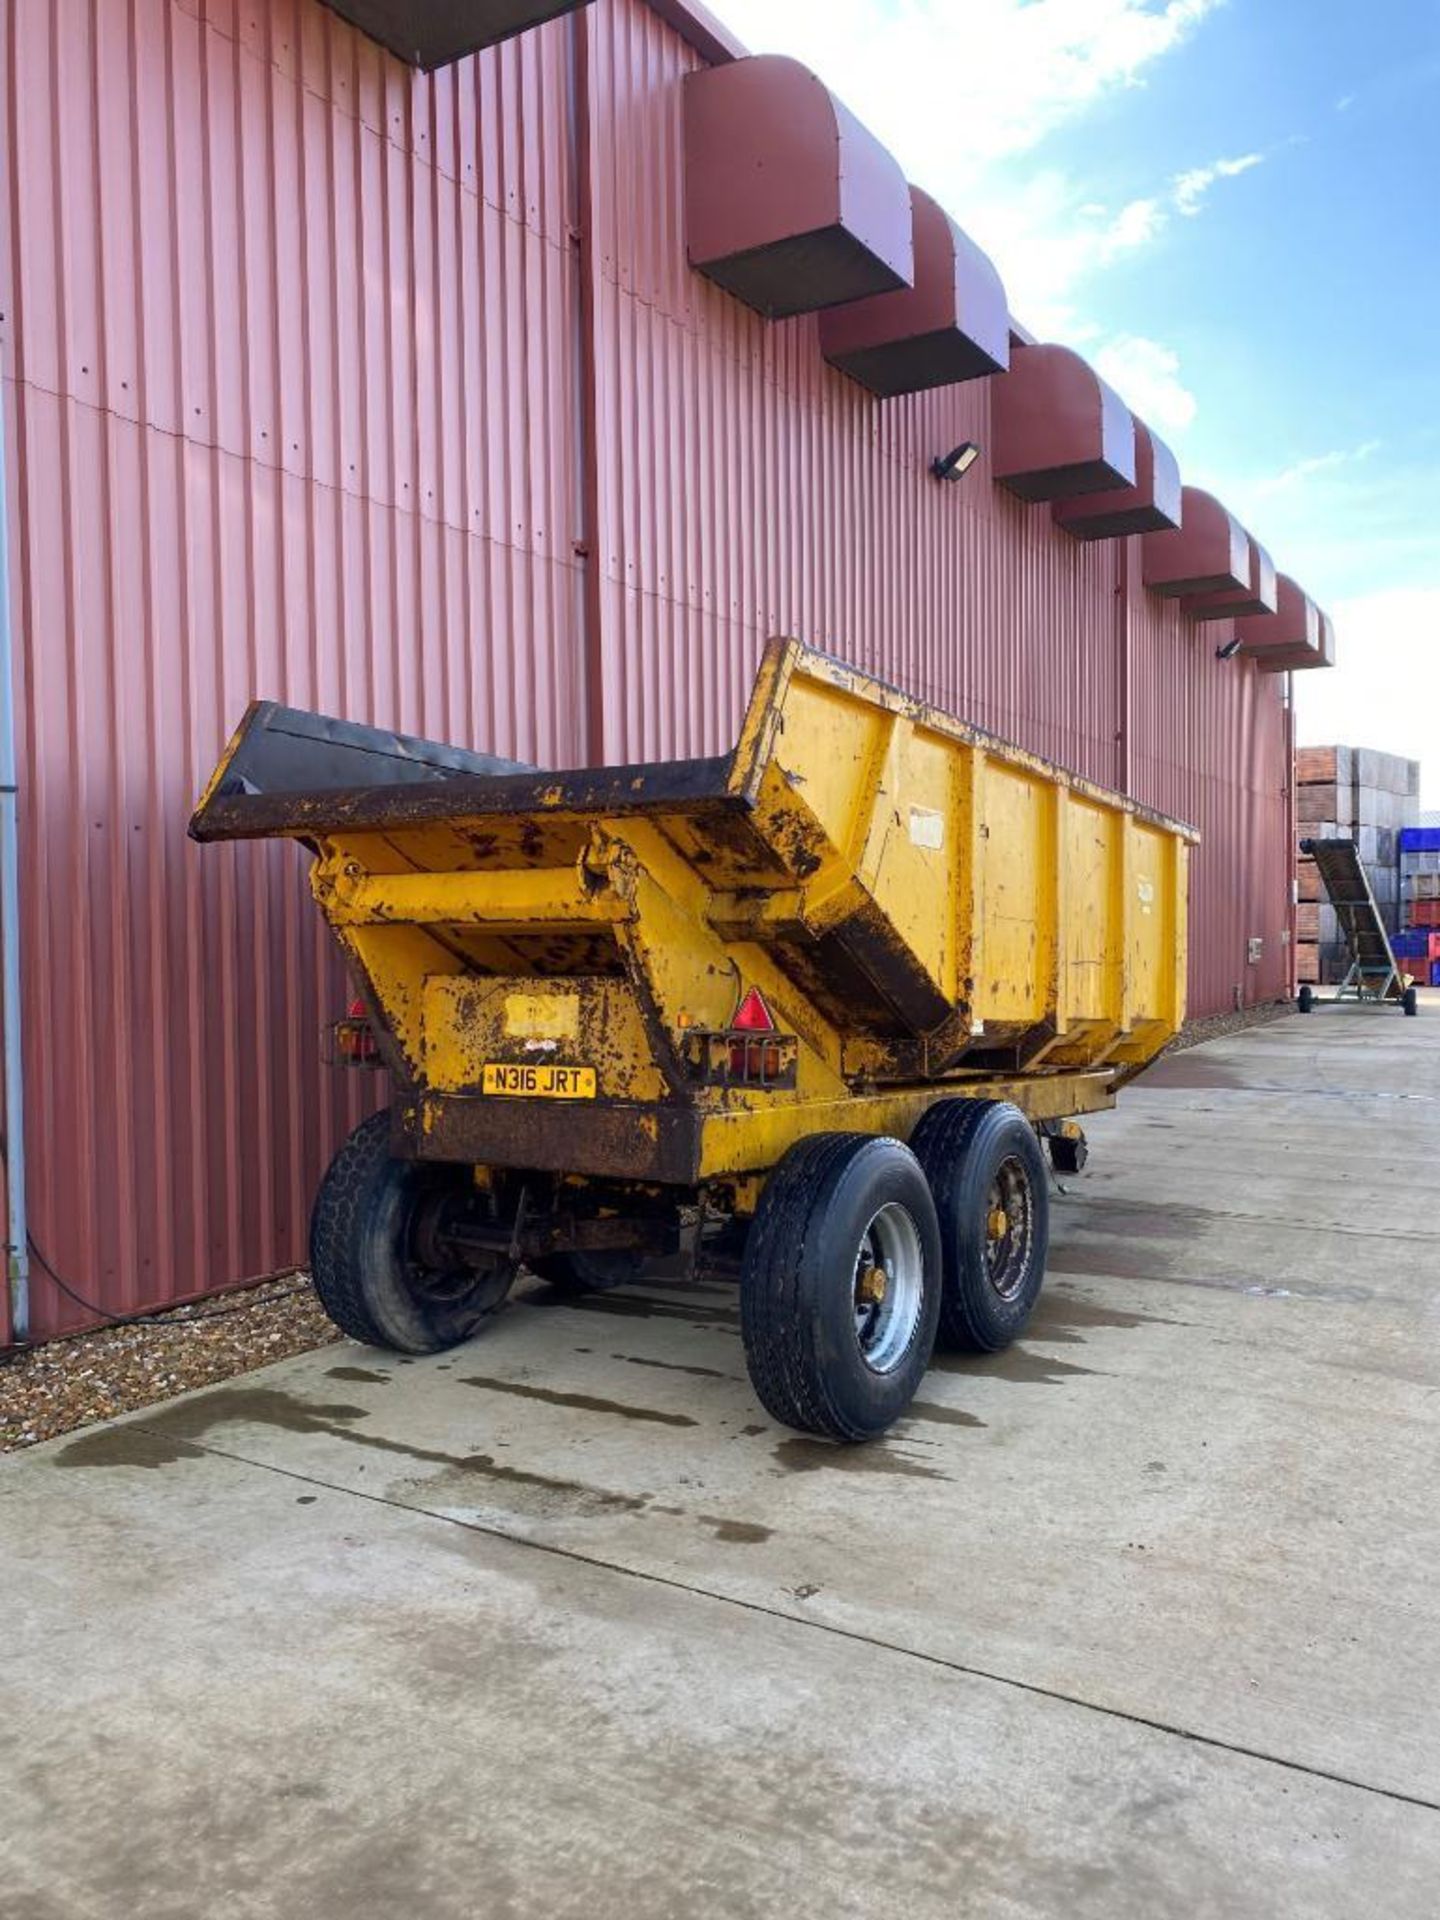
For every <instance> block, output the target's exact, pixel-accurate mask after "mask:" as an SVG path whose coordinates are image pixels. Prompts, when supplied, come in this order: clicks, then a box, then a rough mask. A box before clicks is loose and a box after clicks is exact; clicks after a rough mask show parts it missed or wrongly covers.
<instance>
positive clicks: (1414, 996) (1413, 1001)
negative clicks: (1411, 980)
mask: <svg viewBox="0 0 1440 1920" xmlns="http://www.w3.org/2000/svg"><path fill="white" fill-rule="evenodd" d="M1400 1004H1401V1006H1402V1007H1403V1008H1404V1009H1405V1012H1406V1015H1407V1016H1408V1017H1409V1018H1410V1019H1411V1020H1414V1019H1416V1018H1418V1016H1419V1013H1420V995H1419V993H1418V992H1417V990H1416V989H1415V988H1414V987H1406V989H1405V992H1404V995H1403V997H1402V999H1401V1001H1400Z"/></svg>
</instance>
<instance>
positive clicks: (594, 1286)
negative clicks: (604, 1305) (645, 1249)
mask: <svg viewBox="0 0 1440 1920" xmlns="http://www.w3.org/2000/svg"><path fill="white" fill-rule="evenodd" d="M644 1270H645V1263H644V1260H643V1259H642V1258H641V1256H640V1255H639V1254H636V1253H547V1254H545V1255H544V1256H543V1257H542V1258H541V1259H539V1260H532V1261H531V1262H530V1271H531V1272H532V1273H533V1274H536V1275H538V1276H539V1278H540V1279H542V1280H545V1281H548V1282H549V1284H550V1285H551V1286H552V1287H553V1288H554V1289H555V1291H556V1292H557V1293H571V1294H581V1293H609V1291H610V1289H611V1288H612V1287H623V1286H625V1285H627V1284H628V1283H629V1282H630V1281H632V1280H638V1279H639V1278H640V1277H641V1275H642V1274H643V1272H644Z"/></svg>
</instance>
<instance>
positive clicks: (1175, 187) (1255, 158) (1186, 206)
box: [1171, 153, 1265, 220]
mask: <svg viewBox="0 0 1440 1920" xmlns="http://www.w3.org/2000/svg"><path fill="white" fill-rule="evenodd" d="M1264 161H1265V155H1264V154H1263V153H1242V154H1240V155H1239V156H1238V158H1236V159H1234V160H1212V161H1211V162H1210V164H1209V166H1206V167H1191V168H1190V169H1189V170H1188V171H1187V172H1185V173H1177V174H1176V176H1175V179H1174V181H1173V183H1172V188H1171V202H1172V204H1173V205H1174V208H1175V211H1176V212H1177V213H1182V214H1184V215H1185V217H1186V219H1187V220H1193V219H1194V217H1195V215H1196V214H1197V213H1199V211H1200V209H1201V208H1202V207H1203V206H1204V204H1205V196H1206V195H1207V194H1208V193H1209V191H1210V189H1211V187H1213V186H1214V184H1215V182H1216V181H1217V180H1237V179H1239V177H1240V175H1241V174H1242V173H1249V171H1250V169H1251V168H1252V167H1258V166H1262V165H1263V164H1264Z"/></svg>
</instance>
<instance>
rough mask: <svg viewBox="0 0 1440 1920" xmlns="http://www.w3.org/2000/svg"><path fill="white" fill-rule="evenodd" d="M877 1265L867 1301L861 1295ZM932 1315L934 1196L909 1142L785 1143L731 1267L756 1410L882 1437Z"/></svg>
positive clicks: (923, 1358)
mask: <svg viewBox="0 0 1440 1920" xmlns="http://www.w3.org/2000/svg"><path fill="white" fill-rule="evenodd" d="M887 1247H888V1248H889V1249H890V1251H889V1252H887V1251H886V1249H887ZM881 1275H883V1276H884V1278H883V1282H882V1283H881V1290H880V1293H879V1296H878V1298H873V1297H872V1298H863V1299H862V1290H863V1289H865V1288H867V1287H869V1286H871V1285H873V1284H875V1282H876V1280H877V1277H878V1276H881ZM887 1301H888V1302H889V1304H888V1305H887V1304H886V1303H887ZM939 1312H940V1233H939V1227H938V1225H937V1222H936V1219H935V1204H934V1201H933V1200H932V1199H931V1197H930V1189H929V1187H928V1186H927V1185H926V1183H925V1176H924V1174H923V1173H922V1172H921V1171H920V1168H919V1166H918V1165H917V1164H916V1161H915V1156H914V1155H913V1154H912V1153H911V1151H910V1149H909V1148H908V1147H906V1146H903V1145H902V1144H901V1143H900V1141H898V1140H876V1139H872V1138H870V1137H869V1136H868V1135H865V1134H855V1133H825V1134H816V1135H814V1136H813V1137H812V1138H810V1139H809V1140H802V1141H800V1142H799V1143H798V1145H796V1146H794V1147H792V1148H791V1149H790V1151H789V1153H787V1154H786V1155H785V1158H784V1159H783V1160H782V1161H781V1162H780V1164H779V1166H777V1167H776V1169H775V1171H774V1172H773V1173H772V1174H771V1176H770V1178H769V1180H768V1181H767V1183H766V1186H765V1191H764V1193H763V1194H762V1195H761V1199H760V1206H759V1210H758V1211H757V1213H756V1215H755V1219H754V1222H753V1224H752V1226H751V1228H750V1234H749V1238H748V1240H747V1242H746V1246H745V1260H744V1265H743V1267H742V1269H741V1276H740V1326H741V1332H742V1334H743V1335H744V1340H745V1359H746V1363H747V1365H748V1366H749V1369H750V1379H751V1382H752V1383H753V1385H754V1388H755V1391H756V1393H757V1394H758V1395H759V1397H760V1400H761V1401H762V1403H763V1404H764V1406H765V1409H766V1411H767V1412H768V1413H770V1414H772V1415H773V1416H774V1417H775V1419H777V1420H780V1421H783V1422H784V1424H785V1425H786V1426H789V1427H796V1428H798V1429H799V1430H800V1431H801V1432H802V1433H819V1434H824V1435H827V1436H828V1437H829V1438H831V1439H834V1440H852V1441H853V1440H870V1439H873V1438H874V1437H875V1436H876V1435H877V1434H881V1433H884V1431H885V1430H886V1428H887V1427H890V1426H893V1425H894V1423H895V1421H897V1420H898V1419H899V1418H900V1416H901V1415H902V1414H903V1413H904V1411H905V1409H906V1408H907V1407H908V1406H909V1404H910V1402H911V1400H912V1399H914V1397H915V1390H916V1388H917V1387H918V1386H919V1385H920V1382H921V1380H922V1379H923V1378H924V1375H925V1369H926V1368H927V1367H928V1366H929V1364H930V1355H931V1352H932V1350H933V1348H934V1345H935V1327H936V1322H937V1319H938V1316H939ZM867 1354H868V1355H869V1356H870V1357H867ZM872 1359H873V1361H874V1362H875V1363H876V1364H872Z"/></svg>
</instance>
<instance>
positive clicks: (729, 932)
mask: <svg viewBox="0 0 1440 1920" xmlns="http://www.w3.org/2000/svg"><path fill="white" fill-rule="evenodd" d="M302 719H306V717H304V716H298V715H292V714H289V713H287V712H286V710H283V709H277V708H275V707H273V706H270V705H267V704H264V703H261V704H257V705H256V706H255V707H252V709H251V710H250V712H249V714H247V716H246V719H245V722H244V723H243V725H242V727H241V729H240V731H239V733H238V734H237V735H236V738H235V739H234V741H232V743H231V747H230V749H229V751H228V753H227V755H226V757H225V759H224V760H223V761H222V762H221V765H220V767H219V769H218V770H217V773H216V776H215V779H214V780H213V781H212V783H211V786H210V789H209V790H208V792H207V794H206V796H205V798H204V800H203V801H202V803H201V805H200V808H199V810H198V811H197V814H196V816H195V821H194V824H193V829H192V830H193V832H194V833H195V835H196V837H197V838H199V839H202V840H210V839H224V838H234V837H256V836H275V835H283V836H289V837H291V838H295V839H298V840H302V841H304V842H306V843H307V844H308V845H310V846H311V847H312V848H313V849H314V851H315V854H316V860H315V865H314V867H313V870H312V886H313V889H314V895H315V899H316V902H317V904H318V906H319V907H320V909H321V911H322V912H323V913H324V914H325V916H326V919H327V920H328V922H329V924H330V926H331V928H332V929H333V931H334V933H335V936H336V938H337V939H338V941H339V943H340V946H341V947H342V949H343V951H344V953H345V956H346V958H347V960H348V961H349V963H350V965H351V967H352V968H353V970H354V973H355V976H356V978H357V980H358V981H359V982H360V983H361V986H362V991H363V994H364V998H365V1001H366V1004H367V1008H368V1009H369V1012H370V1014H371V1017H372V1019H373V1020H374V1022H375V1026H376V1030H377V1033H378V1035H379V1038H380V1047H381V1052H382V1055H383V1057H384V1060H385V1063H386V1065H388V1066H389V1067H390V1069H391V1071H392V1073H393V1075H394V1083H395V1087H396V1092H397V1099H396V1102H395V1123H396V1139H397V1146H398V1147H399V1149H400V1150H401V1151H403V1152H406V1153H409V1154H413V1155H415V1156H418V1157H422V1158H434V1159H443V1160H453V1161H466V1162H473V1163H477V1164H478V1163H484V1164H486V1165H514V1166H524V1167H539V1168H547V1169H550V1170H553V1171H556V1172H586V1173H593V1174H600V1175H606V1176H610V1177H615V1178H622V1179H648V1180H656V1181H663V1182H668V1183H674V1184H696V1183H700V1182H704V1181H709V1180H712V1179H716V1178H720V1177H723V1176H728V1175H734V1174H742V1173H754V1172H760V1171H763V1170H764V1169H765V1168H767V1167H769V1166H771V1165H773V1164H774V1163H775V1161H776V1160H777V1159H778V1158H779V1157H780V1155H781V1154H782V1153H783V1152H784V1151H785V1149H786V1148H787V1147H789V1146H790V1145H792V1144H793V1143H794V1142H795V1141H796V1140H798V1139H800V1138H802V1137H803V1136H804V1135H805V1134H806V1133H809V1132H813V1131H816V1130H818V1129H820V1128H823V1127H827V1126H833V1125H837V1124H839V1125H843V1126H845V1127H847V1128H852V1129H856V1130H859V1131H866V1132H874V1133H891V1134H895V1135H897V1136H898V1137H900V1138H906V1137H908V1135H909V1132H910V1130H911V1128H912V1127H913V1125H914V1123H915V1121H916V1120H917V1119H918V1118H919V1116H920V1114H921V1112H923V1111H924V1109H925V1107H926V1106H927V1105H928V1104H929V1103H930V1102H931V1101H933V1100H934V1099H936V1098H937V1097H941V1096H942V1095H946V1094H954V1093H955V1092H957V1091H971V1092H974V1091H977V1090H979V1089H981V1088H984V1089H987V1090H989V1091H990V1093H991V1095H992V1097H993V1096H995V1095H998V1096H999V1097H1004V1098H1008V1099H1013V1100H1015V1101H1016V1102H1017V1103H1018V1104H1020V1105H1022V1106H1023V1107H1024V1109H1025V1111H1027V1112H1028V1113H1030V1114H1031V1115H1032V1116H1033V1117H1034V1118H1036V1119H1051V1118H1056V1117H1059V1116H1062V1115H1065V1114H1073V1113H1081V1112H1085V1111H1088V1110H1093V1109H1095V1108H1099V1107H1103V1106H1106V1105H1109V1104H1110V1102H1111V1100H1112V1098H1113V1090H1114V1087H1115V1084H1116V1082H1117V1080H1119V1079H1122V1078H1124V1077H1128V1076H1129V1075H1130V1074H1131V1073H1133V1072H1134V1071H1135V1070H1136V1069H1138V1068H1140V1067H1142V1066H1144V1065H1145V1064H1146V1063H1147V1062H1148V1061H1149V1060H1151V1059H1152V1058H1153V1057H1154V1056H1155V1055H1156V1054H1157V1053H1158V1052H1159V1051H1160V1050H1161V1049H1162V1048H1163V1047H1164V1046H1165V1045H1166V1043H1167V1042H1168V1041H1169V1040H1170V1039H1171V1038H1172V1037H1173V1036H1174V1034H1175V1033H1176V1031H1177V1030H1178V1028H1179V1026H1180V1025H1181V1023H1182V1021H1183V1018H1184V996H1185V975H1186V941H1185V901H1186V867H1187V853H1188V843H1189V842H1190V841H1191V840H1193V839H1194V837H1195V836H1194V834H1193V833H1192V832H1191V831H1190V830H1189V829H1188V828H1185V827H1183V826H1181V825H1180V824H1178V823H1177V822H1174V821H1170V820H1166V819H1163V818H1161V817H1160V816H1158V815H1155V814H1152V813H1148V812H1146V811H1145V810H1144V809H1142V808H1140V807H1138V806H1136V805H1134V804H1133V803H1131V802H1129V801H1125V800H1122V799H1120V798H1119V797H1118V796H1116V795H1113V794H1109V793H1105V792H1104V791H1102V790H1101V789H1098V788H1096V787H1093V786H1091V785H1090V784H1088V783H1087V782H1085V781H1082V780H1079V779H1077V778H1074V777H1072V776H1070V775H1068V774H1066V773H1064V772H1063V771H1062V770H1061V769H1059V768H1057V767H1054V766H1052V765H1049V764H1048V763H1046V762H1044V761H1042V760H1040V759H1038V758H1037V757H1035V756H1033V755H1031V754H1027V753H1024V752H1022V751H1021V750H1019V749H1018V748H1016V747H1013V746H1009V745H1007V744H1005V743H1003V742H1001V741H998V740H995V739H993V738H991V737H989V736H987V735H984V734H982V733H979V732H978V731H976V730H975V729H973V728H970V727H967V726H964V725H962V724H961V723H960V722H958V721H956V720H954V719H952V718H950V717H949V716H948V715H945V714H942V713H940V712H938V711H937V710H935V709H934V708H929V707H926V706H924V705H922V704H920V703H918V702H916V701H913V700H910V699H908V698H906V697H905V696H903V695H901V694H900V693H898V692H896V691H894V690H893V689H891V688H889V687H886V686H883V685H881V684H880V683H878V682H876V681H874V680H871V679H868V678H867V677H865V676H864V675H862V674H860V673H858V672H856V671H855V670H854V669H852V668H849V667H846V666H842V665H841V664H839V663H838V662H836V661H834V660H831V659H829V658H828V657H826V656H824V655H821V654H817V653H815V652H814V651H812V650H810V649H807V648H805V647H802V646H800V645H799V644H797V643H795V642H784V643H777V644H773V645H772V646H771V647H770V648H769V649H768V651H767V653H766V655H765V658H764V661H763V664H762V666H761V669H760V673H759V676H758V679H757V682H756V687H755V692H754V696H753V699H752V701H751V704H750V709H749V712H748V714H747V717H746V720H745V724H744V727H743V730H742V732H741V737H740V741H739V744H738V746H737V748H736V750H735V752H734V753H733V754H732V755H730V756H728V757H727V758H724V759H713V760H696V761H685V762H679V763H673V764H661V765H650V766H636V767H620V768H607V769H603V770H598V771H585V772H578V773H564V774H548V773H540V772H537V771H535V770H533V769H522V768H516V767H512V766H509V765H507V763H504V762H496V761H485V762H484V764H483V766H482V765H478V764H476V761H477V760H478V758H479V757H476V756H461V755H457V754H456V753H455V751H454V750H453V749H439V748H431V747H428V746H427V745H426V744H425V743H416V742H409V743H405V744H404V747H403V749H402V748H397V750H396V751H395V752H394V753H387V752H385V751H381V750H375V751H372V752H370V753H368V754H367V753H364V752H362V751H359V750H357V751H355V752H354V754H353V756H352V757H353V759H354V760H355V762H356V763H357V764H356V767H355V769H354V770H353V771H352V770H351V769H350V768H349V767H346V766H344V765H341V766H339V767H335V766H334V762H335V759H336V753H335V749H334V745H333V735H334V734H335V732H336V731H337V730H338V729H337V725H336V723H327V725H328V727H329V733H330V736H331V737H330V739H328V740H327V742H326V746H327V749H328V751H329V755H330V762H331V766H332V768H333V773H332V778H333V777H334V774H338V775H339V777H340V778H341V779H342V780H343V782H344V784H342V785H340V786H335V785H333V784H332V785H330V786H328V787H327V786H324V785H320V786H318V787H317V786H315V785H313V784H312V785H310V786H308V787H304V788H301V789H299V790H296V788H295V786H294V785H293V783H294V782H295V781H296V780H304V779H305V778H306V777H307V776H306V760H305V754H304V752H303V750H297V749H302V748H303V742H302V741H300V740H297V737H296V725H297V723H298V722H300V721H301V720H302ZM308 724H309V725H310V727H311V729H312V737H314V736H313V729H314V726H315V723H314V722H313V721H309V722H308ZM351 731H356V732H358V730H351ZM315 751H316V758H317V759H318V757H319V752H320V749H319V747H318V745H317V748H316V750H315ZM422 755H428V758H422V757H421V756H422ZM282 761H283V765H284V774H283V778H284V780H285V783H286V784H277V776H278V775H279V769H280V767H281V764H282ZM362 776H363V783H362ZM752 988H754V989H756V990H758V992H759V993H760V995H761V996H762V998H763V1001H764V1003H765V1006H766V1007H767V1008H768V1009H769V1011H770V1013H771V1014H772V1016H773V1018H774V1021H775V1024H776V1029H777V1031H778V1033H779V1035H780V1036H781V1038H780V1040H779V1041H778V1042H770V1043H768V1048H767V1057H759V1055H760V1053H761V1048H760V1045H759V1042H758V1040H754V1039H753V1036H752V1053H754V1054H755V1055H756V1056H757V1057H756V1059H755V1061H754V1063H753V1072H750V1073H747V1072H746V1070H745V1069H746V1063H745V1061H744V1060H743V1059H741V1058H740V1057H739V1055H738V1053H737V1052H736V1049H737V1048H738V1046H739V1044H740V1043H739V1042H738V1041H737V1040H736V1039H735V1038H734V1029H733V1024H732V1023H733V1020H734V1016H735V1014H736V1012H737V1010H738V1009H739V1007H740V1006H741V1005H742V1003H743V1002H744V1000H745V997H746V995H747V993H748V992H749V991H750V990H751V989H752ZM777 1051H778V1055H779V1057H778V1058H777ZM732 1065H733V1066H734V1067H735V1068H736V1069H737V1070H736V1071H734V1072H732V1071H731V1068H732ZM767 1065H768V1066H769V1067H770V1069H771V1071H770V1072H769V1073H768V1074H767V1073H766V1072H765V1071H764V1069H765V1068H766V1066H767ZM512 1069H513V1070H515V1071H509V1070H512Z"/></svg>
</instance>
